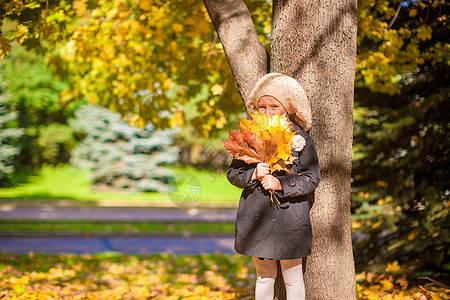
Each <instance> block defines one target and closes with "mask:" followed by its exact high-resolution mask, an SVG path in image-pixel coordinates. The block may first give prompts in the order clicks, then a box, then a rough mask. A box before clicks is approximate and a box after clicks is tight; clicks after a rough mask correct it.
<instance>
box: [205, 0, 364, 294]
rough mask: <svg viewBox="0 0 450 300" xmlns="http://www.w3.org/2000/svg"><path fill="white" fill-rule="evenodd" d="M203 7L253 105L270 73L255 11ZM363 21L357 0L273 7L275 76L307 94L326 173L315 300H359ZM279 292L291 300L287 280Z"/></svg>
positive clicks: (228, 5) (316, 217) (310, 276)
mask: <svg viewBox="0 0 450 300" xmlns="http://www.w3.org/2000/svg"><path fill="white" fill-rule="evenodd" d="M204 2H205V5H206V8H207V10H208V13H209V15H210V16H211V20H212V22H213V24H214V27H215V28H216V30H217V32H218V33H219V38H220V40H221V42H222V44H223V45H224V50H225V53H226V55H227V59H228V61H229V63H230V66H231V69H232V72H233V75H234V77H235V80H236V82H237V84H238V86H239V90H240V93H241V96H242V98H243V100H244V102H246V100H247V96H248V93H249V92H250V91H251V89H252V88H253V86H254V85H255V83H256V81H257V80H258V79H259V78H260V77H262V76H263V75H264V74H266V73H267V72H268V69H267V66H268V65H269V64H268V63H267V61H265V60H264V55H263V54H262V53H263V52H262V50H261V49H264V48H263V47H262V45H261V43H260V42H259V40H258V39H257V36H256V32H255V30H254V28H253V23H252V21H251V18H250V14H249V13H248V9H247V8H246V7H245V4H244V3H243V1H242V0H233V1H213V0H204ZM356 18H357V15H356V0H335V1H332V0H326V1H314V0H304V1H299V0H290V1H286V0H284V1H276V0H274V1H273V20H272V22H273V28H272V50H271V57H270V71H271V72H280V73H284V74H286V75H289V76H292V77H294V78H296V79H297V80H298V81H299V82H300V84H301V85H302V86H303V88H304V89H305V92H306V94H307V96H308V98H309V99H310V102H311V108H312V113H313V124H312V129H311V131H310V134H311V136H312V137H313V139H314V141H315V143H316V147H317V152H318V156H319V162H320V166H321V173H322V181H321V183H320V185H319V187H318V188H317V190H316V192H315V203H314V205H313V206H312V210H311V222H312V227H313V242H312V255H311V257H309V258H308V265H307V267H306V274H305V284H306V298H307V299H308V300H310V299H333V300H334V299H355V298H356V286H355V270H354V261H353V253H352V244H351V231H350V229H351V223H350V175H351V154H352V132H353V84H354V74H355V61H356V30H357V23H356ZM250 25H251V28H250ZM304 267H305V266H304ZM279 273H280V272H279ZM275 290H276V296H278V299H285V293H284V284H283V283H282V279H281V276H279V277H277V282H276V288H275Z"/></svg>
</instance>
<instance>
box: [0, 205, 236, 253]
mask: <svg viewBox="0 0 450 300" xmlns="http://www.w3.org/2000/svg"><path fill="white" fill-rule="evenodd" d="M235 217H236V209H196V208H190V209H164V208H105V207H102V208H87V207H85V208H66V207H56V208H48V207H42V208H36V207H34V208H27V207H8V206H1V207H0V220H14V219H16V220H101V221H119V222H120V221H161V222H170V221H187V222H234V220H235ZM233 243H234V237H233V234H232V233H229V234H218V235H211V234H210V235H189V234H188V235H186V233H179V234H177V235H174V234H167V236H166V235H165V234H155V235H153V236H152V234H151V233H150V234H146V235H145V234H143V235H136V234H132V233H130V234H124V233H118V234H114V233H99V234H96V236H83V234H79V233H78V234H76V235H73V234H70V233H69V234H68V233H63V232H60V233H54V232H53V233H34V234H33V233H24V234H20V233H14V234H11V233H5V232H3V233H0V252H13V253H28V252H29V251H33V252H35V253H38V252H41V253H77V254H80V253H95V252H104V251H117V252H123V253H140V254H142V253H161V252H165V253H174V254H199V253H213V252H222V253H235V252H234V249H233Z"/></svg>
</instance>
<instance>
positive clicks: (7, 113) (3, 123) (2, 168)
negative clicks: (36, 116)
mask: <svg viewBox="0 0 450 300" xmlns="http://www.w3.org/2000/svg"><path fill="white" fill-rule="evenodd" d="M5 90H6V86H5V83H4V82H2V81H0V185H1V184H2V183H4V182H6V179H7V175H8V174H9V173H12V172H14V171H15V165H14V162H15V158H16V156H17V155H18V154H19V152H20V148H19V146H18V140H19V139H20V137H21V136H22V135H23V134H24V129H23V128H17V112H15V111H14V106H12V105H11V103H10V96H9V95H8V94H7V92H6V91H5Z"/></svg>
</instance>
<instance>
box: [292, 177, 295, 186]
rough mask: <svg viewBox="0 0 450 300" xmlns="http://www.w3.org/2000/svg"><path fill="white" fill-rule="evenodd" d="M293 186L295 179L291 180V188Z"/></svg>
mask: <svg viewBox="0 0 450 300" xmlns="http://www.w3.org/2000/svg"><path fill="white" fill-rule="evenodd" d="M294 185H295V179H294V178H292V179H291V186H294Z"/></svg>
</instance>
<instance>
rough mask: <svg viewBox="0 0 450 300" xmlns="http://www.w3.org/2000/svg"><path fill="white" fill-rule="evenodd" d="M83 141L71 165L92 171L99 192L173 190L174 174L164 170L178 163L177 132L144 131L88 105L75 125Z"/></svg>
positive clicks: (149, 127)
mask: <svg viewBox="0 0 450 300" xmlns="http://www.w3.org/2000/svg"><path fill="white" fill-rule="evenodd" d="M71 125H72V126H73V128H74V130H75V131H77V132H78V134H79V135H80V136H82V141H81V142H80V143H79V145H78V146H77V148H75V149H74V151H73V154H72V160H71V162H72V163H73V164H74V165H75V166H78V167H80V168H83V169H88V170H89V171H91V172H90V176H91V179H92V181H93V183H94V184H95V185H96V186H97V187H98V188H108V189H117V190H128V191H133V192H137V191H141V192H150V191H157V192H167V191H170V190H171V183H172V181H173V174H172V172H171V171H170V170H168V169H167V168H165V167H164V166H165V165H167V164H172V163H174V162H176V161H177V160H178V152H179V149H178V147H174V146H172V144H173V135H174V133H175V131H176V130H155V127H154V126H153V125H152V124H148V125H147V126H146V127H145V128H143V129H142V130H141V129H139V128H137V127H136V126H130V124H128V123H127V122H125V121H123V120H122V118H121V116H120V114H118V113H114V112H111V111H110V110H108V109H107V108H104V107H100V106H96V105H88V106H83V107H81V108H80V109H79V110H77V112H76V118H75V119H74V120H73V121H72V122H71Z"/></svg>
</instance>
